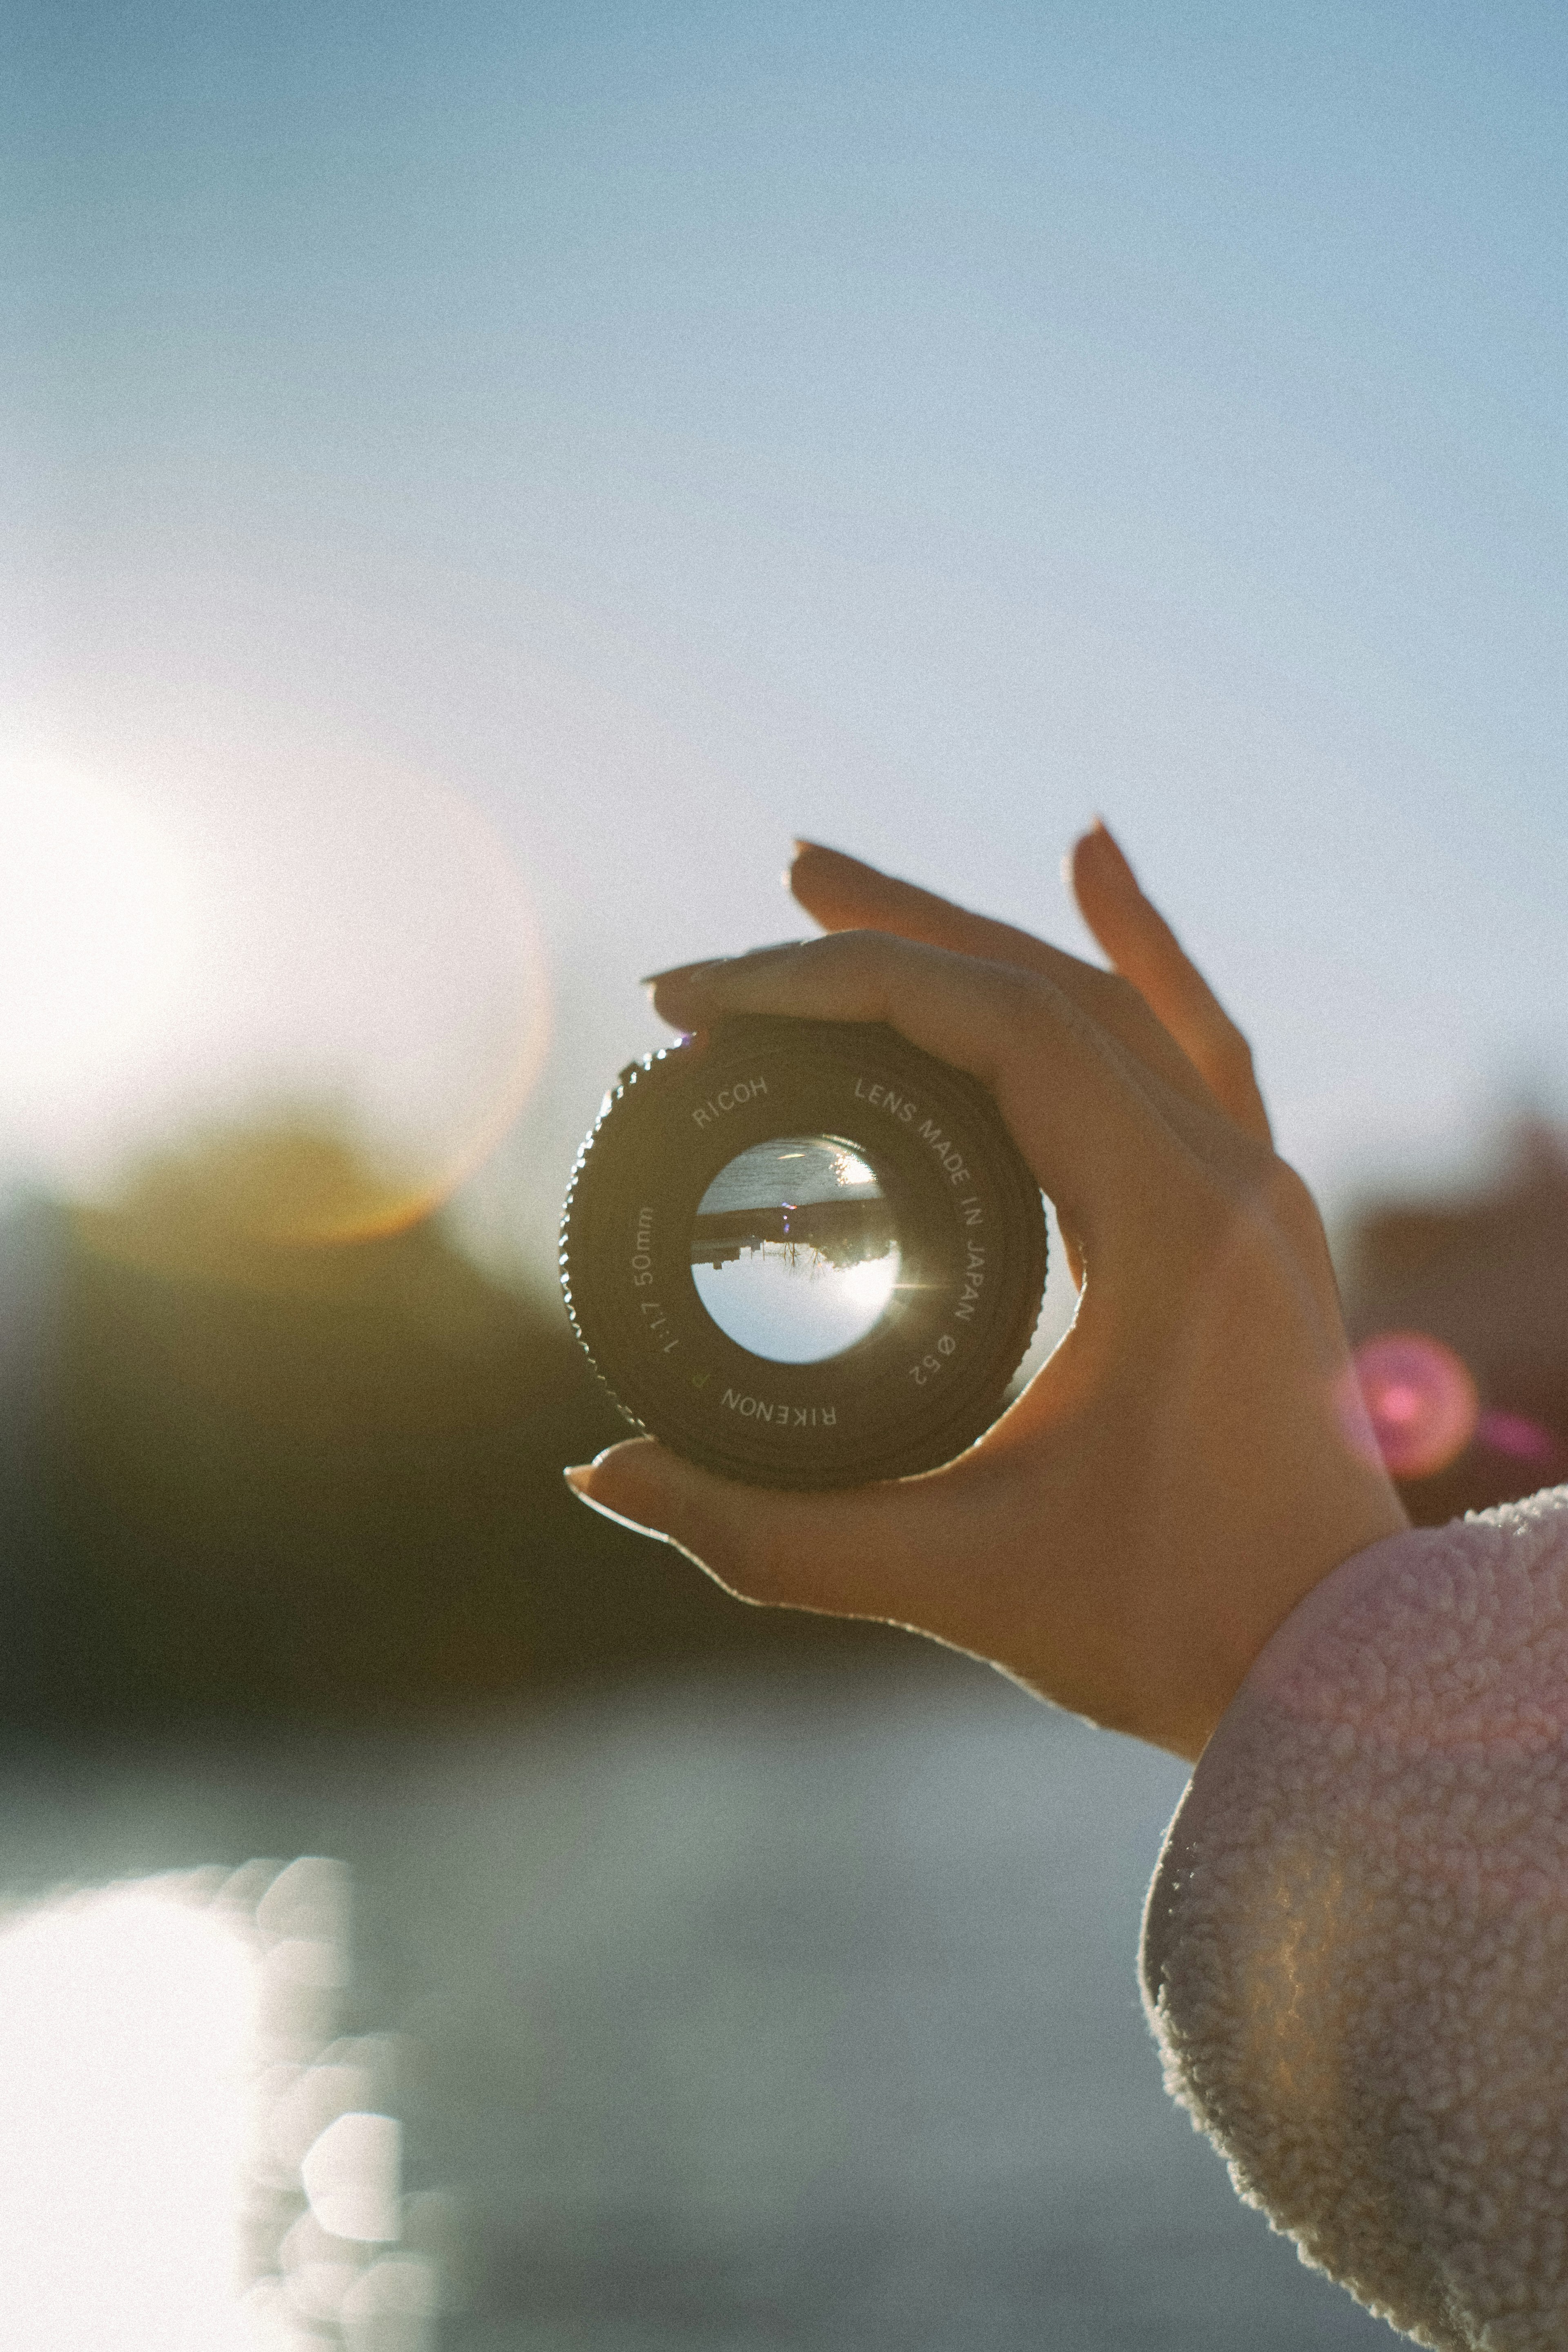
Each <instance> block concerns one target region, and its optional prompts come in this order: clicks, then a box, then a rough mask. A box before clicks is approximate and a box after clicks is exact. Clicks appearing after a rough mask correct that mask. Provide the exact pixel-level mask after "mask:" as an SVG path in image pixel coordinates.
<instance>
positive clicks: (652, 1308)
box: [561, 1017, 1046, 1487]
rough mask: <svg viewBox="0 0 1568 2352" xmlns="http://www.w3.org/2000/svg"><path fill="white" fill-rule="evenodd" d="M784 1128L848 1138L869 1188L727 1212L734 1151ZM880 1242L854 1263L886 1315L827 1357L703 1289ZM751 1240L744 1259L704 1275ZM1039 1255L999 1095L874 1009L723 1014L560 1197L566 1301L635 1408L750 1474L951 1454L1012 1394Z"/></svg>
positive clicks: (602, 1131)
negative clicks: (751, 1327) (750, 1343)
mask: <svg viewBox="0 0 1568 2352" xmlns="http://www.w3.org/2000/svg"><path fill="white" fill-rule="evenodd" d="M808 1139H809V1140H808ZM796 1146H799V1147H800V1148H799V1149H795V1147H796ZM770 1147H776V1148H777V1149H778V1154H779V1157H780V1159H781V1160H782V1161H784V1162H803V1163H807V1164H810V1163H811V1161H812V1155H813V1154H816V1159H817V1160H821V1159H822V1158H823V1157H824V1155H825V1154H832V1153H837V1165H838V1166H839V1168H840V1169H841V1170H847V1171H849V1176H848V1181H849V1182H850V1184H851V1185H852V1186H853V1187H855V1188H858V1189H856V1190H853V1191H851V1192H849V1193H847V1194H846V1195H845V1196H844V1197H842V1198H840V1199H837V1200H834V1201H832V1202H823V1203H819V1204H816V1205H813V1204H811V1203H807V1204H806V1206H805V1208H802V1207H799V1206H797V1205H796V1203H795V1202H794V1201H792V1200H784V1201H782V1203H780V1204H778V1205H773V1206H764V1207H762V1208H752V1209H750V1210H747V1209H741V1208H736V1209H728V1210H726V1208H725V1207H724V1205H723V1204H724V1202H726V1200H727V1199H729V1198H731V1197H732V1196H734V1194H735V1192H736V1184H735V1181H734V1177H733V1173H732V1171H734V1169H735V1168H736V1166H737V1163H738V1164H739V1165H740V1166H741V1167H742V1169H744V1168H745V1167H747V1166H748V1165H750V1164H755V1165H758V1166H766V1165H767V1164H768V1162H769V1157H770ZM784 1147H789V1148H787V1149H786V1148H784ZM726 1171H731V1175H730V1176H729V1177H728V1178H727V1177H726ZM727 1181H728V1183H729V1185H730V1191H729V1192H728V1193H727V1192H726V1190H725V1185H726V1182H727ZM742 1189H743V1188H742ZM769 1197H770V1199H771V1198H772V1196H771V1195H770V1196H769ZM878 1251H881V1252H882V1253H883V1255H881V1256H880V1257H879V1259H877V1260H876V1262H875V1263H874V1264H868V1265H865V1266H863V1267H862V1268H861V1269H860V1270H859V1271H860V1273H861V1276H862V1279H863V1278H864V1276H866V1275H869V1276H872V1278H873V1279H872V1286H871V1288H870V1290H869V1291H868V1292H867V1293H866V1294H865V1295H867V1296H868V1297H870V1298H871V1300H872V1306H871V1307H870V1309H869V1310H868V1317H869V1319H870V1328H868V1329H866V1330H865V1331H864V1334H863V1336H861V1337H858V1338H856V1339H852V1340H851V1342H850V1344H848V1345H847V1346H844V1347H841V1348H837V1349H835V1351H834V1352H831V1353H827V1354H825V1355H818V1356H816V1358H815V1359H814V1360H805V1361H800V1360H777V1356H776V1355H775V1354H773V1353H768V1354H763V1353H759V1352H757V1350H756V1349H755V1348H748V1347H746V1346H743V1345H742V1344H741V1343H740V1342H739V1340H738V1339H735V1338H734V1337H732V1336H731V1329H730V1328H724V1326H723V1325H722V1324H721V1323H720V1322H719V1321H717V1320H715V1318H714V1315H713V1314H712V1313H710V1311H709V1307H708V1306H707V1305H705V1304H704V1297H703V1294H702V1292H701V1291H700V1288H699V1280H700V1279H702V1280H704V1281H706V1283H707V1295H708V1297H709V1298H710V1300H711V1299H712V1298H713V1297H715V1295H716V1294H717V1293H718V1292H719V1291H720V1290H721V1288H722V1283H723V1282H725V1281H731V1280H733V1281H735V1282H736V1283H737V1284H740V1283H742V1282H743V1281H744V1280H745V1279H748V1278H750V1274H752V1273H754V1272H755V1271H756V1267H757V1265H760V1266H761V1270H762V1272H763V1274H764V1275H766V1274H767V1273H768V1271H769V1268H768V1265H767V1261H768V1259H769V1255H770V1253H771V1254H772V1257H773V1261H774V1262H775V1265H782V1264H783V1263H784V1262H785V1261H787V1262H788V1263H789V1265H791V1266H795V1265H799V1264H802V1263H804V1264H805V1265H807V1266H808V1267H810V1268H811V1269H813V1270H822V1269H826V1268H829V1267H831V1266H833V1265H843V1264H851V1263H853V1262H854V1261H855V1260H856V1258H857V1257H859V1258H861V1259H870V1258H871V1256H872V1254H873V1253H875V1252H878ZM742 1255H744V1256H745V1257H746V1258H747V1259H749V1260H751V1261H754V1262H755V1263H754V1264H753V1265H752V1266H751V1268H750V1270H749V1273H748V1274H745V1275H738V1276H731V1275H729V1274H726V1275H724V1276H723V1277H722V1280H721V1281H720V1282H715V1281H713V1280H712V1279H711V1277H710V1275H709V1274H707V1273H706V1272H705V1269H706V1268H709V1267H717V1266H722V1265H728V1264H729V1263H730V1262H731V1261H736V1260H739V1259H741V1258H742ZM879 1267H882V1268H886V1269H887V1272H886V1273H885V1274H881V1275H879ZM1045 1276H1046V1226H1045V1216H1044V1213H1043V1210H1042V1206H1041V1202H1040V1192H1039V1187H1038V1185H1037V1183H1036V1181H1035V1179H1034V1177H1033V1175H1032V1174H1031V1173H1030V1171H1029V1169H1028V1167H1027V1166H1026V1162H1025V1160H1024V1159H1023V1157H1022V1155H1021V1154H1020V1152H1019V1151H1018V1149H1017V1146H1016V1144H1015V1143H1014V1141H1013V1139H1012V1138H1011V1136H1010V1135H1009V1134H1008V1133H1007V1130H1006V1129H1005V1127H1004V1125H1003V1123H1002V1120H1001V1118H1000V1116H999V1114H998V1112H997V1110H996V1107H995V1105H994V1102H993V1101H992V1099H991V1097H990V1096H989V1094H987V1092H986V1091H985V1089H984V1087H982V1086H981V1085H980V1084H979V1083H978V1081H977V1080H975V1079H973V1078H971V1077H970V1076H967V1074H966V1073H964V1072H963V1071H960V1070H955V1069H952V1068H951V1067H950V1066H948V1065H947V1064H946V1063H943V1062H940V1061H937V1060H936V1059H934V1058H933V1057H932V1056H931V1055H929V1054H924V1053H921V1051H920V1050H919V1048H918V1047H916V1046H913V1045H910V1044H909V1043H908V1041H907V1040H906V1039H904V1038H902V1037H900V1035H899V1034H898V1033H897V1032H896V1031H894V1030H892V1029H889V1028H887V1027H885V1026H883V1025H882V1024H852V1023H847V1022H842V1023H841V1022H820V1021H796V1020H783V1019H767V1018H761V1017H757V1018H749V1019H741V1020H734V1021H728V1022H724V1023H722V1024H719V1025H718V1026H716V1027H715V1028H714V1029H713V1030H712V1031H711V1032H710V1033H709V1034H706V1035H705V1036H704V1037H703V1038H701V1039H700V1040H696V1041H689V1042H688V1043H686V1044H684V1045H677V1046H672V1047H669V1048H668V1049H667V1050H666V1051H664V1052H662V1053H658V1054H655V1055H650V1056H649V1057H648V1058H647V1060H646V1061H642V1062H637V1063H632V1064H630V1065H628V1066H627V1067H626V1069H625V1070H623V1071H622V1073H621V1076H620V1077H619V1079H618V1081H617V1082H616V1085H615V1087H612V1089H611V1090H610V1092H609V1093H608V1094H607V1095H606V1096H605V1101H604V1104H603V1107H602V1108H601V1110H600V1113H599V1117H598V1119H597V1121H596V1122H595V1127H594V1129H593V1132H592V1134H590V1135H589V1137H588V1138H587V1139H586V1141H585V1142H584V1146H583V1149H582V1150H581V1152H580V1153H579V1155H578V1159H577V1163H576V1167H575V1169H574V1172H573V1178H572V1185H571V1189H570V1191H569V1192H568V1193H567V1196H566V1203H565V1207H564V1210H563V1214H562V1227H561V1279H562V1286H563V1290H564V1292H565V1295H566V1304H567V1308H568V1311H569V1313H570V1315H571V1318H572V1321H573V1325H574V1328H575V1329H576V1332H577V1336H578V1338H579V1339H581V1340H582V1342H583V1345H584V1348H585V1349H587V1351H588V1354H589V1355H590V1357H591V1358H592V1360H593V1361H594V1365H595V1370H597V1372H598V1374H599V1377H600V1379H601V1380H602V1381H604V1383H605V1387H606V1388H607V1389H608V1390H609V1391H610V1392H611V1394H612V1396H613V1397H614V1398H615V1401H616V1403H617V1404H618V1405H619V1406H620V1408H621V1411H622V1412H624V1413H625V1414H626V1417H627V1419H628V1420H630V1421H632V1422H634V1423H637V1425H638V1426H639V1427H641V1428H643V1429H645V1430H647V1432H649V1433H650V1434H652V1435H653V1436H655V1437H658V1438H659V1439H660V1440H662V1442H663V1443H664V1444H667V1445H668V1446H670V1447H672V1448H673V1449H674V1450H675V1451H676V1452H677V1453H679V1454H685V1455H686V1456H688V1457H689V1459H690V1460H691V1461H694V1462H699V1463H701V1464H703V1465H705V1466H706V1467H707V1468H709V1469H711V1470H717V1471H720V1472H721V1473H722V1474H723V1475H725V1476H727V1477H731V1478H736V1479H740V1480H742V1481H744V1482H745V1483H747V1484H749V1485H752V1486H795V1487H833V1486H860V1485H864V1484H866V1483H867V1482H868V1481H869V1480H872V1479H876V1478H894V1477H901V1476H907V1475H910V1474H912V1473H913V1472H915V1471H920V1470H930V1469H934V1468H935V1467H936V1466H937V1465H938V1464H940V1463H942V1462H948V1461H951V1460H952V1457H953V1456H954V1454H960V1453H962V1452H963V1448H964V1447H965V1446H966V1445H969V1444H973V1441H974V1439H975V1438H976V1437H978V1436H979V1435H980V1433H981V1432H982V1431H983V1430H984V1429H986V1428H988V1427H989V1425H990V1423H992V1422H993V1421H994V1419H995V1417H996V1415H997V1413H998V1412H999V1411H1000V1410H1001V1407H1002V1402H1003V1400H1004V1398H1005V1393H1006V1390H1007V1385H1008V1382H1009V1381H1011V1379H1012V1377H1013V1374H1014V1372H1015V1371H1016V1370H1017V1366H1018V1362H1019V1360H1020V1358H1021V1357H1022V1355H1023V1353H1024V1350H1025V1349H1026V1347H1027V1346H1028V1343H1029V1339H1030V1337H1031V1335H1032V1334H1033V1331H1034V1328H1035V1324H1036V1321H1037V1318H1038V1315H1039V1309H1040V1300H1041V1297H1042V1294H1043V1291H1044V1288H1045ZM879 1280H880V1281H881V1282H882V1283H884V1284H885V1285H886V1288H885V1295H884V1293H883V1291H881V1290H879V1288H878V1287H877V1283H878V1281H879ZM878 1307H879V1311H878ZM729 1320H730V1322H731V1328H733V1323H734V1318H733V1317H732V1316H731V1317H730V1318H729ZM759 1344H762V1343H761V1342H759Z"/></svg>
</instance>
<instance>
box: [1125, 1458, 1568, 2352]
mask: <svg viewBox="0 0 1568 2352" xmlns="http://www.w3.org/2000/svg"><path fill="white" fill-rule="evenodd" d="M1143 1983H1144V1997H1145V2000H1146V2003H1147V2006H1148V2011H1149V2015H1150V2019H1151V2022H1152V2026H1153V2029H1154V2032H1155V2035H1156V2037H1157V2039H1158V2041H1159V2042H1160V2044H1161V2048H1162V2051H1163V2057H1164V2063H1165V2074H1166V2082H1167V2084H1168V2085H1169V2088H1170V2089H1171V2091H1172V2092H1173V2095H1174V2096H1175V2097H1176V2098H1178V2099H1179V2100H1181V2101H1182V2102H1183V2104H1184V2105H1185V2106H1186V2107H1187V2108H1188V2109H1189V2110H1190V2111H1191V2113H1192V2116H1193V2118H1194V2123H1195V2124H1196V2125H1197V2126H1199V2127H1200V2128H1201V2129H1202V2130H1204V2131H1205V2132H1207V2133H1208V2135H1209V2136H1210V2137H1211V2138H1212V2139H1213V2140H1214V2141H1215V2144H1216V2146H1217V2147H1219V2149H1220V2150H1221V2152H1222V2154H1223V2155H1224V2156H1225V2157H1226V2158H1227V2159H1228V2161H1229V2165H1230V2170H1231V2177H1232V2179H1234V2181H1235V2183H1236V2186H1237V2190H1238V2191H1239V2192H1240V2194H1241V2195H1242V2196H1243V2197H1244V2198H1245V2199H1247V2201H1248V2202H1249V2203H1251V2204H1254V2205H1258V2206H1261V2207H1262V2209H1263V2210H1264V2211H1265V2212H1266V2213H1267V2214H1268V2217H1269V2220H1270V2221H1272V2223H1273V2225H1274V2227H1275V2228H1276V2229H1277V2230H1281V2231H1286V2232H1287V2233H1288V2234H1289V2236H1290V2237H1292V2238H1293V2239H1295V2241H1296V2242H1297V2245H1298V2248H1299V2250H1300V2254H1301V2258H1302V2260H1303V2261H1304V2262H1307V2263H1311V2264H1313V2265H1315V2266H1316V2267H1318V2268H1321V2269H1322V2270H1325V2271H1327V2272H1328V2273H1330V2275H1331V2276H1332V2277H1334V2278H1336V2279H1338V2280H1340V2281H1341V2282H1342V2284H1344V2285H1345V2286H1347V2287H1349V2288H1350V2290H1351V2292H1352V2294H1355V2295H1357V2296H1358V2297H1359V2298H1360V2299H1361V2301H1362V2302H1363V2303H1364V2304H1366V2305H1368V2306H1369V2307H1370V2308H1371V2309H1372V2310H1373V2311H1374V2312H1377V2313H1379V2314H1381V2315H1382V2316H1383V2317H1384V2318H1385V2319H1388V2320H1390V2321H1392V2322H1393V2324H1394V2326H1395V2327H1398V2328H1401V2329H1403V2330H1404V2331H1405V2334H1407V2335H1409V2336H1414V2337H1415V2340H1416V2342H1417V2343H1420V2344H1426V2345H1432V2346H1436V2347H1442V2352H1478V2347H1479V2352H1549V2347H1550V2352H1563V2347H1568V1487H1559V1488H1557V1489H1554V1490H1553V1491H1552V1492H1550V1493H1547V1494H1543V1495H1538V1496H1535V1497H1534V1498H1533V1499H1532V1500H1531V1501H1530V1502H1528V1503H1520V1504H1514V1505H1511V1506H1510V1507H1507V1508H1504V1509H1500V1510H1495V1511H1488V1512H1485V1513H1482V1514H1480V1515H1479V1516H1477V1517H1471V1518H1468V1519H1464V1520H1461V1521H1456V1522H1455V1523H1454V1524H1453V1525H1452V1526H1450V1527H1447V1528H1419V1529H1413V1530H1412V1531H1410V1532H1409V1533H1407V1534H1405V1535H1400V1536H1394V1537H1391V1538H1388V1539H1387V1540H1386V1541H1384V1542H1383V1543H1379V1544H1374V1545H1373V1546H1372V1548H1371V1549H1369V1550H1367V1551H1363V1552H1360V1553H1358V1554H1357V1555H1356V1557H1355V1558H1354V1559H1350V1560H1347V1561H1346V1562H1345V1563H1344V1565H1343V1566H1342V1568H1339V1569H1337V1570H1335V1571H1334V1573H1333V1574H1332V1575H1331V1577H1329V1578H1328V1579H1327V1580H1325V1581H1324V1582H1323V1583H1322V1584H1321V1585H1320V1586H1318V1588H1317V1590H1316V1591H1314V1592H1312V1593H1310V1595H1309V1596H1308V1598H1307V1599H1306V1600H1305V1601H1303V1602H1302V1603H1301V1604H1300V1607H1299V1608H1298V1609H1297V1610H1296V1611H1295V1612H1293V1614H1292V1615H1291V1616H1290V1617H1289V1619H1288V1620H1287V1622H1285V1624H1284V1625H1283V1626H1282V1627H1281V1628H1280V1629H1279V1632H1278V1633H1276V1634H1275V1636H1274V1638H1273V1640H1272V1641H1271V1642H1270V1643H1269V1644H1268V1648H1267V1649H1266V1650H1265V1651H1264V1653H1263V1654H1262V1656H1261V1657H1260V1658H1259V1659H1258V1662H1257V1664H1256V1665H1255V1666H1254V1667H1253V1669H1252V1672H1251V1673H1250V1675H1248V1677H1247V1682H1246V1683H1245V1684H1244V1685H1243V1687H1242V1689H1241V1691H1240V1693H1239V1694H1238V1695H1237V1698H1236V1700H1235V1701H1234V1703H1233V1704H1232V1706H1231V1707H1230V1709H1229V1710H1228V1712H1227V1713H1226V1717H1225V1719H1224V1721H1223V1722H1222V1724H1221V1725H1220V1727H1219V1729H1218V1730H1217V1731H1216V1733H1215V1737H1214V1738H1213V1739H1212V1740H1211V1741H1210V1743H1209V1746H1208V1748H1206V1750H1205V1754H1204V1757H1203V1759H1202V1761H1201V1763H1200V1764H1199V1766H1198V1769H1197V1771H1196V1773H1195V1774H1194V1778H1193V1780H1192V1783H1191V1785H1190V1787H1189V1788H1188V1790H1187V1793H1186V1796H1185V1798H1184V1801H1183V1803H1182V1805H1181V1808H1180V1810H1179V1811H1178V1812H1177V1814H1176V1817H1175V1819H1174V1821H1173V1822H1172V1825H1171V1830H1170V1833H1169V1836H1168V1838H1167V1841H1166V1845H1165V1850H1164V1853H1163V1856H1162V1858H1161V1862H1160V1866H1159V1869H1158V1872H1157V1873H1156V1875H1155V1878H1154V1883H1153V1885H1152V1888H1151V1889H1150V1895H1149V1904H1148V1909H1147V1913H1146V1915H1145V1919H1144V1930H1143Z"/></svg>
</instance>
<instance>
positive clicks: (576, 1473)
mask: <svg viewBox="0 0 1568 2352" xmlns="http://www.w3.org/2000/svg"><path fill="white" fill-rule="evenodd" d="M601 1458H602V1457H601ZM561 1475H562V1476H563V1478H564V1479H565V1481H566V1484H567V1485H568V1486H570V1487H571V1489H572V1492H573V1493H574V1495H575V1496H576V1497H577V1500H578V1501H579V1502H580V1503H584V1504H586V1506H587V1507H588V1508H589V1510H591V1511H596V1512H597V1513H598V1515H599V1517H600V1518H602V1519H610V1520H612V1521H613V1522H614V1524H615V1525H616V1527H617V1528H627V1529H629V1530H630V1532H631V1533H632V1534H633V1535H634V1536H651V1537H652V1538H653V1539H654V1541H655V1543H668V1541H669V1538H668V1536H667V1535H666V1534H665V1532H664V1530H663V1528H650V1527H647V1526H645V1525H644V1523H643V1521H642V1520H641V1519H632V1518H628V1517H626V1513H625V1511H613V1510H612V1509H611V1508H610V1507H609V1505H608V1503H601V1502H600V1501H599V1499H598V1497H597V1496H596V1495H590V1494H589V1492H588V1477H589V1465H587V1464H585V1463H577V1464H575V1465H574V1466H573V1468H571V1469H570V1470H563V1472H562V1473H561Z"/></svg>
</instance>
